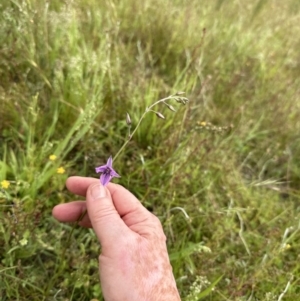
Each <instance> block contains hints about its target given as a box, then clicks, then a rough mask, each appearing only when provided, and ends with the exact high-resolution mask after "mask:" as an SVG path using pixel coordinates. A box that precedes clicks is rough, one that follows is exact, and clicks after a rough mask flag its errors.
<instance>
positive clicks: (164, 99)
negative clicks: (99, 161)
mask: <svg viewBox="0 0 300 301" xmlns="http://www.w3.org/2000/svg"><path fill="white" fill-rule="evenodd" d="M174 97H175V95H170V96H168V97H166V98H162V99H160V100H158V101H156V102H155V103H153V104H152V105H151V106H150V107H148V108H146V110H145V112H144V113H143V115H142V116H141V118H140V119H139V121H138V123H137V125H136V127H135V128H134V130H133V132H132V133H131V135H130V137H129V139H127V140H126V141H125V142H124V144H123V145H122V146H121V148H120V149H119V151H118V152H117V154H116V155H115V156H114V158H113V162H114V161H115V160H116V159H117V158H118V156H119V155H120V153H121V152H122V151H123V149H124V148H125V147H126V145H127V144H128V143H129V141H130V140H131V138H132V137H133V135H134V134H135V132H136V131H137V129H138V128H139V126H140V124H141V122H142V121H143V119H144V117H145V116H146V114H147V113H148V112H151V111H152V110H151V109H152V108H153V107H154V106H156V105H157V104H159V103H161V102H164V101H166V100H169V99H172V98H174Z"/></svg>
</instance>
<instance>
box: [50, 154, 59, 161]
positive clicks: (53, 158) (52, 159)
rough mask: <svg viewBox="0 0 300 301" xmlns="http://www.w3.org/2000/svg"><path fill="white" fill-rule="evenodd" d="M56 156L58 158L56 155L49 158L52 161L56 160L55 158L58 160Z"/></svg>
mask: <svg viewBox="0 0 300 301" xmlns="http://www.w3.org/2000/svg"><path fill="white" fill-rule="evenodd" d="M56 158H57V156H55V155H51V156H50V157H49V160H51V161H55V160H56Z"/></svg>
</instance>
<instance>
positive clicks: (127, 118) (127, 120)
mask: <svg viewBox="0 0 300 301" xmlns="http://www.w3.org/2000/svg"><path fill="white" fill-rule="evenodd" d="M126 123H127V125H128V126H130V125H131V118H130V116H129V114H128V113H126Z"/></svg>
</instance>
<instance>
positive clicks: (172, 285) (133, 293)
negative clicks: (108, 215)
mask: <svg viewBox="0 0 300 301" xmlns="http://www.w3.org/2000/svg"><path fill="white" fill-rule="evenodd" d="M152 222H153V224H155V229H154V231H153V232H154V233H155V234H152V233H150V234H148V235H145V236H140V235H137V234H136V233H132V234H133V235H132V236H131V237H130V239H128V237H127V240H126V241H122V242H121V244H119V245H118V246H117V248H116V250H114V253H111V249H110V254H108V255H107V256H106V250H105V249H103V251H102V254H101V255H100V257H99V263H100V279H101V283H102V288H103V291H104V298H105V301H127V300H130V301H180V296H179V293H178V291H177V288H176V282H175V279H174V276H173V273H172V266H171V264H170V261H169V257H168V252H167V247H166V238H165V235H164V233H163V230H162V227H161V225H160V222H159V221H158V220H157V219H156V218H153V220H152ZM115 256H116V257H117V258H118V260H115ZM107 267H109V271H110V272H109V275H110V277H112V278H113V279H114V280H113V282H114V283H115V285H114V286H112V287H110V288H109V291H108V293H107V294H106V285H105V283H106V282H109V279H108V278H107V275H108V273H107Z"/></svg>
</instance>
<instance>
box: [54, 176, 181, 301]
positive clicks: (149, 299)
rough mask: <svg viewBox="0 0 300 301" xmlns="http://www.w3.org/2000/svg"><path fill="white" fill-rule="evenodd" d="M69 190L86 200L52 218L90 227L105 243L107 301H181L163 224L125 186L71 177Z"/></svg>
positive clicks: (102, 259) (104, 289) (57, 211)
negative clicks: (84, 213)
mask: <svg viewBox="0 0 300 301" xmlns="http://www.w3.org/2000/svg"><path fill="white" fill-rule="evenodd" d="M66 186H67V188H68V190H69V191H70V192H72V193H74V194H77V195H80V196H83V197H85V201H74V202H70V203H67V204H60V205H57V206H55V207H54V208H53V212H52V213H53V216H54V217H55V218H56V219H57V220H59V221H61V222H74V221H77V220H78V218H79V217H80V215H81V214H82V212H84V211H85V209H87V211H88V214H86V215H85V216H84V218H83V219H82V221H81V222H80V225H81V226H83V227H92V228H93V229H94V231H95V233H96V235H97V238H98V240H99V242H100V244H101V254H100V256H99V273H100V283H101V286H102V292H103V296H104V299H105V301H180V296H179V293H178V290H177V288H176V282H175V279H174V276H173V273H172V267H171V264H170V261H169V256H168V252H167V247H166V236H165V234H164V232H163V229H162V226H161V223H160V221H159V219H158V218H157V217H156V216H155V215H153V214H152V213H150V212H149V211H148V210H147V209H146V208H145V207H144V206H143V205H142V204H141V203H140V201H139V200H138V199H136V197H135V196H134V195H133V194H132V193H131V192H129V191H128V190H127V189H125V188H124V187H122V186H120V185H117V184H113V183H109V184H108V185H107V186H105V187H104V186H102V185H101V184H100V182H99V179H94V178H84V177H70V178H69V179H68V180H67V183H66Z"/></svg>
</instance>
